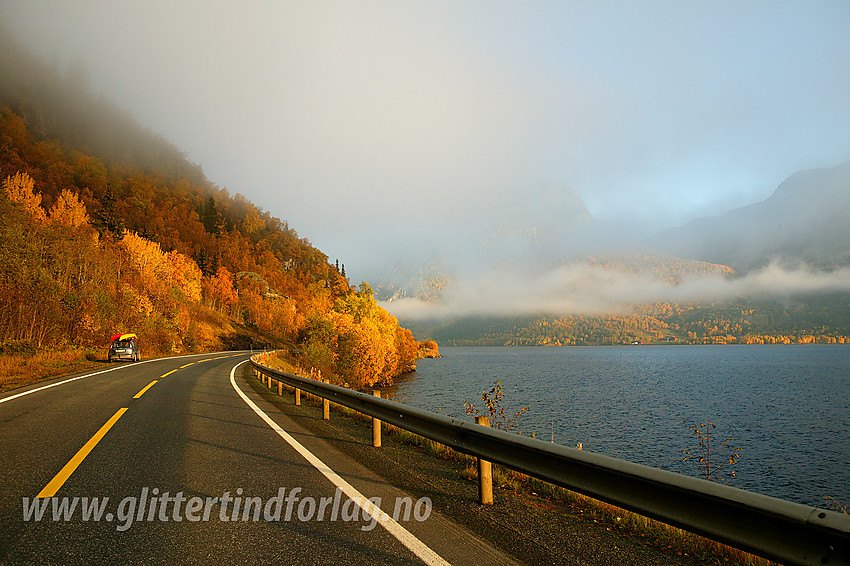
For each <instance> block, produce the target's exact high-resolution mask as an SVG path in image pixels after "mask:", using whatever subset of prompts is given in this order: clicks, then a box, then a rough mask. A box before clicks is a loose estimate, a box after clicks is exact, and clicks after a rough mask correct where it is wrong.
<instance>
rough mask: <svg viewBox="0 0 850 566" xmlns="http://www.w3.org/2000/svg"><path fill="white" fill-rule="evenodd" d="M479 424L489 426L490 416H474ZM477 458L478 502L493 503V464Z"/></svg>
mask: <svg viewBox="0 0 850 566" xmlns="http://www.w3.org/2000/svg"><path fill="white" fill-rule="evenodd" d="M475 422H476V423H477V424H480V425H481V426H486V427H489V426H490V417H475ZM476 460H478V502H479V503H481V504H482V505H492V504H493V464H491V463H490V462H488V461H487V460H482V459H481V458H476Z"/></svg>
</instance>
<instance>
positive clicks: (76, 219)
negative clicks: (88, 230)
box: [50, 189, 89, 228]
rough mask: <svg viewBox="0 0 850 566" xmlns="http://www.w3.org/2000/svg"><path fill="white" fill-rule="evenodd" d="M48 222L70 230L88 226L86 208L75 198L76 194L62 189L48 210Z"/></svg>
mask: <svg viewBox="0 0 850 566" xmlns="http://www.w3.org/2000/svg"><path fill="white" fill-rule="evenodd" d="M50 221H51V222H55V223H57V224H63V225H65V226H69V227H71V228H77V227H79V226H82V225H84V224H88V222H89V215H88V213H87V212H86V206H85V205H84V204H83V203H82V202H81V201H80V199H79V198H77V194H76V193H74V192H72V191H69V190H68V189H62V192H61V193H60V194H59V197H58V198H57V199H56V202H55V203H53V207H52V208H51V209H50Z"/></svg>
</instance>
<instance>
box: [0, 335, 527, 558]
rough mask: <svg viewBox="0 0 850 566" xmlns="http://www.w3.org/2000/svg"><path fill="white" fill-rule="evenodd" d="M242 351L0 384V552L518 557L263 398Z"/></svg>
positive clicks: (103, 555) (85, 555) (136, 555)
mask: <svg viewBox="0 0 850 566" xmlns="http://www.w3.org/2000/svg"><path fill="white" fill-rule="evenodd" d="M249 355H250V354H249V353H247V352H230V353H220V354H206V355H197V356H187V357H180V358H168V359H160V360H149V361H143V362H140V363H135V364H131V363H124V364H114V365H111V366H105V367H104V369H103V370H96V371H90V372H85V373H82V374H78V375H75V376H68V377H65V378H61V379H55V380H52V381H48V382H42V383H39V384H36V385H34V386H30V387H26V388H22V389H18V390H14V391H9V392H6V393H4V394H3V395H0V423H2V424H0V455H2V466H0V563H3V564H24V563H26V564H93V563H100V564H142V563H144V564H166V563H167V564H174V563H182V564H209V563H237V562H238V563H251V564H302V565H303V564H334V565H339V566H341V565H345V564H364V563H368V564H422V563H431V564H445V563H450V564H481V563H487V564H511V563H515V562H513V560H512V559H511V558H510V557H508V556H506V555H504V554H501V553H500V552H499V551H497V550H495V549H493V548H492V546H490V545H489V544H488V543H486V542H484V541H483V540H481V539H480V538H478V537H477V536H475V535H473V534H471V533H470V532H469V531H467V530H466V529H465V528H463V527H461V526H459V525H457V524H455V523H453V522H452V521H450V520H448V519H446V518H445V517H443V516H442V515H441V514H440V513H439V510H437V509H433V508H431V506H430V505H429V501H427V500H425V499H417V498H416V497H413V496H411V495H408V494H406V493H403V492H401V491H399V490H398V489H396V488H394V487H393V486H391V485H389V484H388V483H387V482H386V481H385V480H383V479H382V478H380V477H378V476H377V475H375V474H374V473H373V472H371V471H369V470H368V469H366V468H365V467H363V466H361V465H360V464H357V463H356V462H354V461H353V460H351V459H350V458H348V457H347V456H345V455H343V454H342V453H341V452H339V451H338V450H336V449H334V448H333V447H331V446H330V445H329V444H327V443H326V442H324V441H323V440H322V439H321V438H318V437H316V436H315V435H314V434H312V433H309V432H308V431H307V430H306V429H304V428H302V427H301V426H299V425H298V424H297V423H295V422H294V421H292V420H291V419H289V418H288V417H287V416H285V415H283V414H281V413H280V412H279V411H278V410H276V409H275V408H274V407H273V406H272V405H270V404H269V403H267V402H266V401H264V400H263V399H262V398H261V397H259V396H258V395H257V394H256V393H255V392H254V391H253V390H252V388H251V387H249V386H248V385H247V384H246V383H245V377H244V376H245V375H247V364H244V363H242V364H241V365H239V364H240V362H243V361H244V360H247V359H248V357H249ZM74 377H76V378H79V379H74V380H72V381H68V379H69V378H74ZM45 386H51V387H45ZM22 394H23V395H22ZM299 488H300V489H299ZM361 496H362V500H361V499H360V497H361ZM94 498H97V500H96V502H95V499H94ZM105 498H108V500H105ZM370 498H371V499H372V501H373V502H376V503H379V504H380V508H381V509H382V510H384V511H385V512H386V514H388V515H390V516H392V515H395V516H396V517H397V518H398V519H399V520H398V521H397V522H396V521H380V522H379V521H377V520H376V517H378V516H379V515H377V514H376V513H377V511H375V509H374V507H373V506H370V505H369V504H368V502H366V501H365V500H366V499H370ZM358 501H361V502H362V505H358ZM74 505H75V506H74ZM72 506H74V507H72ZM370 512H371V513H372V514H369V513H370ZM86 514H88V516H87V517H86V516H84V515H86ZM39 517H40V518H39Z"/></svg>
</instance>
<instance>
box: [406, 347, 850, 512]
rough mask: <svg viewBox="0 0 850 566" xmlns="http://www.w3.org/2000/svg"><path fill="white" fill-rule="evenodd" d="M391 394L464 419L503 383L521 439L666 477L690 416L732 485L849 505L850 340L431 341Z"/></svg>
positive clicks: (685, 469) (692, 471)
mask: <svg viewBox="0 0 850 566" xmlns="http://www.w3.org/2000/svg"><path fill="white" fill-rule="evenodd" d="M441 352H442V354H443V356H444V357H443V358H442V359H436V360H421V361H420V362H419V367H418V369H417V371H416V372H415V373H414V374H411V375H410V376H409V377H406V378H404V379H402V380H400V381H399V382H398V383H397V384H396V385H395V386H394V387H393V388H391V390H390V391H389V392H392V393H393V394H394V395H396V397H397V398H398V400H400V401H403V402H405V403H409V404H411V405H415V406H418V407H422V408H425V409H429V410H435V411H440V412H442V413H443V414H448V415H451V416H454V417H464V418H466V415H465V412H464V408H463V404H464V402H465V401H470V402H472V403H473V404H475V405H476V406H480V405H482V404H481V402H480V398H481V392H482V391H483V390H484V389H487V390H489V389H490V388H491V387H492V386H493V385H494V383H495V382H496V380H497V379H498V380H501V382H502V386H503V390H504V393H505V402H504V404H505V406H506V407H508V409H509V410H510V412H511V414H513V413H515V412H516V411H517V410H519V409H520V408H522V407H524V406H527V407H528V411H527V412H526V413H525V414H524V415H523V417H522V419H521V420H520V424H521V428H522V432H523V434H531V433H535V435H536V436H537V437H538V438H542V439H545V440H551V439H552V438H553V434H554V441H555V442H556V443H559V444H564V445H567V446H575V445H576V444H577V443H579V442H581V443H582V444H583V445H584V449H585V450H592V451H594V452H598V453H601V454H606V455H608V456H614V457H616V458H623V459H626V460H630V461H632V462H638V463H641V464H646V465H649V466H654V467H657V468H663V469H667V470H671V471H674V472H680V473H686V474H689V475H697V470H696V466H695V464H693V463H692V462H690V461H688V462H682V450H684V449H685V448H688V447H692V448H694V447H696V446H697V444H698V441H697V440H696V438H695V437H693V434H692V432H691V430H690V429H691V427H692V426H693V425H694V424H696V423H702V422H705V421H707V420H711V421H712V422H714V423H716V424H717V429H716V432H717V434H718V437H720V435H723V438H726V437H728V436H732V437H733V438H734V444H735V445H736V446H737V447H738V448H740V459H739V460H738V463H737V464H736V466H735V468H734V469H735V470H736V472H737V477H736V478H735V479H734V480H732V481H731V484H732V485H734V486H735V487H739V488H742V489H747V490H750V491H755V492H759V493H765V494H767V495H773V496H775V497H781V498H783V499H787V500H790V501H797V502H800V503H805V504H808V505H814V506H817V507H826V506H827V503H826V501H825V499H824V497H825V496H832V497H835V498H836V499H838V500H839V501H841V502H843V503H844V504H845V505H846V504H850V346H845V345H834V346H833V345H806V346H799V345H798V346H641V347H627V346H626V347H565V348H448V347H447V348H441Z"/></svg>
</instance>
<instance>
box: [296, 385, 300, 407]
mask: <svg viewBox="0 0 850 566" xmlns="http://www.w3.org/2000/svg"><path fill="white" fill-rule="evenodd" d="M295 404H296V405H300V404H301V390H300V389H298V388H297V387H296V388H295Z"/></svg>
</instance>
